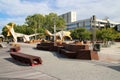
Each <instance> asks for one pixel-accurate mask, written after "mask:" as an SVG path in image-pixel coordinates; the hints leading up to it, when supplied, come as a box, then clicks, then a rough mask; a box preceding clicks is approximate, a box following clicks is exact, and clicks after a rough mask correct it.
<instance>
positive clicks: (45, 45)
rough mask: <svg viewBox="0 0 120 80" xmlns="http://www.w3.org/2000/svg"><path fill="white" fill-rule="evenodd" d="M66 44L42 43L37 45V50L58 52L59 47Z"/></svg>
mask: <svg viewBox="0 0 120 80" xmlns="http://www.w3.org/2000/svg"><path fill="white" fill-rule="evenodd" d="M64 44H65V43H59V42H55V43H54V42H41V43H39V44H37V46H36V48H37V49H40V50H49V51H58V46H63V45H64Z"/></svg>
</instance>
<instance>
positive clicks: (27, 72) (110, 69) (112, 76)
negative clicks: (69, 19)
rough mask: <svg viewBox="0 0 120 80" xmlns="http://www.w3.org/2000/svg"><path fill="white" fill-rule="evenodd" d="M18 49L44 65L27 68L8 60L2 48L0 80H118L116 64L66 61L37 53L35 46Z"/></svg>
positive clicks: (8, 57) (39, 51) (25, 45)
mask: <svg viewBox="0 0 120 80" xmlns="http://www.w3.org/2000/svg"><path fill="white" fill-rule="evenodd" d="M20 46H21V52H24V53H25V54H31V55H35V56H40V57H41V59H42V60H43V64H42V65H37V66H34V67H31V66H26V65H24V64H22V63H19V62H17V61H15V60H13V59H12V58H11V56H10V55H9V52H8V50H9V47H7V48H2V49H0V64H1V65H0V80H25V79H29V80H120V64H119V63H111V62H107V61H102V60H99V61H95V60H92V61H91V60H79V59H78V60H77V59H68V58H66V57H64V56H62V55H60V54H57V53H56V52H49V51H43V50H36V49H34V47H35V46H36V44H24V43H22V44H21V45H20ZM113 48H114V47H113ZM106 49H107V48H102V50H101V51H100V53H99V54H103V51H105V50H106ZM106 51H107V50H106ZM106 54H107V53H106Z"/></svg>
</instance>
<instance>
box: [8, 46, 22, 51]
mask: <svg viewBox="0 0 120 80" xmlns="http://www.w3.org/2000/svg"><path fill="white" fill-rule="evenodd" d="M18 51H20V46H15V47H11V48H10V52H18Z"/></svg>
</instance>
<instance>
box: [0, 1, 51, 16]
mask: <svg viewBox="0 0 120 80" xmlns="http://www.w3.org/2000/svg"><path fill="white" fill-rule="evenodd" d="M1 2H2V3H1V5H0V7H1V9H2V11H5V13H6V14H8V15H10V16H13V15H14V16H21V15H25V16H26V15H30V14H34V13H46V12H49V11H50V8H49V7H48V6H47V3H46V2H44V3H43V2H42V3H30V2H27V1H23V2H21V1H20V0H14V1H11V0H7V1H6V0H2V1H1Z"/></svg>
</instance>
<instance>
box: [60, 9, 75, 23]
mask: <svg viewBox="0 0 120 80" xmlns="http://www.w3.org/2000/svg"><path fill="white" fill-rule="evenodd" d="M59 17H62V18H63V19H64V20H65V22H66V23H71V22H75V21H76V12H74V11H71V12H67V13H65V14H62V15H59Z"/></svg>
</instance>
